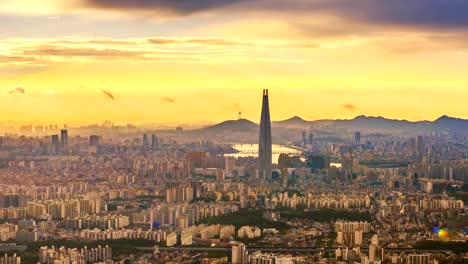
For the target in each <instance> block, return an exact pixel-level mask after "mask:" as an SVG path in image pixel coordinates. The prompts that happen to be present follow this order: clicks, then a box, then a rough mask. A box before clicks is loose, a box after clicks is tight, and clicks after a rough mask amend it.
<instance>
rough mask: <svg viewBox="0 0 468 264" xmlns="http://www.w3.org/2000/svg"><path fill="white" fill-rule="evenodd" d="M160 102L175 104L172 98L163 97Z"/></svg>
mask: <svg viewBox="0 0 468 264" xmlns="http://www.w3.org/2000/svg"><path fill="white" fill-rule="evenodd" d="M162 100H163V101H164V102H168V103H175V102H176V100H175V99H174V98H172V97H164V98H163V99H162Z"/></svg>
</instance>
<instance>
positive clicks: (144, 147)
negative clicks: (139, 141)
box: [143, 134, 149, 150]
mask: <svg viewBox="0 0 468 264" xmlns="http://www.w3.org/2000/svg"><path fill="white" fill-rule="evenodd" d="M143 149H144V150H147V149H149V140H148V135H147V134H144V135H143Z"/></svg>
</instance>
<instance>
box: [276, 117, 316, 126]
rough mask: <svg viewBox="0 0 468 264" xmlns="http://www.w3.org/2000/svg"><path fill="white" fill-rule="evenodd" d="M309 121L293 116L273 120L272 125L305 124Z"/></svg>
mask: <svg viewBox="0 0 468 264" xmlns="http://www.w3.org/2000/svg"><path fill="white" fill-rule="evenodd" d="M309 123H310V121H306V120H304V119H302V118H301V117H299V116H293V117H291V118H289V119H286V120H282V121H273V122H272V125H276V126H307V125H308V124H309Z"/></svg>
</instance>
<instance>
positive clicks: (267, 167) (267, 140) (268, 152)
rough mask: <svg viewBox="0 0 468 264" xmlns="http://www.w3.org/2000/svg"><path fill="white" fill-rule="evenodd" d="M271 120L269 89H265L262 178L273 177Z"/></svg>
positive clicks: (260, 147) (260, 160)
mask: <svg viewBox="0 0 468 264" xmlns="http://www.w3.org/2000/svg"><path fill="white" fill-rule="evenodd" d="M271 159H272V146H271V120H270V105H269V102H268V89H264V90H263V100H262V115H261V118H260V135H259V143H258V175H259V178H260V179H264V180H265V179H267V180H268V179H271V162H272V160H271Z"/></svg>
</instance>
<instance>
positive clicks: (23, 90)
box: [8, 86, 26, 94]
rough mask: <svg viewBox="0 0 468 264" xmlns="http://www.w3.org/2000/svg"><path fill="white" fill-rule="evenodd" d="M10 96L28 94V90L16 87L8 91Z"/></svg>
mask: <svg viewBox="0 0 468 264" xmlns="http://www.w3.org/2000/svg"><path fill="white" fill-rule="evenodd" d="M8 94H26V89H24V88H23V87H19V86H18V87H16V88H14V89H11V90H9V91H8Z"/></svg>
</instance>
